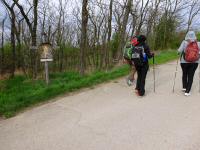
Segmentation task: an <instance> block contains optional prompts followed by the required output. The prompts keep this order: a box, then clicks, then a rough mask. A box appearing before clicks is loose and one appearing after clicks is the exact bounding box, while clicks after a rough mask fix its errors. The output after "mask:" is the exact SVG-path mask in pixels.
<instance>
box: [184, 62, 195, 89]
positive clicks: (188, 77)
mask: <svg viewBox="0 0 200 150" xmlns="http://www.w3.org/2000/svg"><path fill="white" fill-rule="evenodd" d="M197 67H198V63H181V68H182V71H183V75H182V83H183V88H185V89H186V91H185V92H186V93H189V92H190V90H191V87H192V83H193V78H194V73H195V71H196V69H197Z"/></svg>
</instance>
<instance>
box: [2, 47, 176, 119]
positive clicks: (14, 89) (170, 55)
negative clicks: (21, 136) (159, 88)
mask: <svg viewBox="0 0 200 150" xmlns="http://www.w3.org/2000/svg"><path fill="white" fill-rule="evenodd" d="M176 58H177V53H176V51H172V50H171V51H162V52H160V53H159V54H157V56H156V57H155V61H156V64H161V63H165V62H167V61H169V60H173V59H176ZM150 63H151V64H152V60H151V61H150ZM128 72H129V67H128V66H127V65H123V66H121V67H118V68H115V69H113V70H111V71H109V72H104V71H97V72H94V73H92V74H88V75H85V76H83V77H82V76H80V74H79V73H77V72H64V73H53V74H50V80H51V83H50V85H49V86H47V85H46V84H45V81H43V80H37V81H35V80H34V81H33V80H31V79H29V78H27V77H24V76H16V77H14V78H13V79H8V80H4V81H0V114H1V115H3V116H5V117H11V116H13V115H15V114H16V112H19V111H20V110H23V109H24V108H27V107H29V106H32V105H34V104H38V103H41V102H44V101H47V100H48V99H51V98H53V97H55V96H57V95H60V94H62V93H67V92H72V91H76V90H78V89H81V88H84V87H91V86H94V85H96V84H99V83H102V82H105V81H109V80H113V79H115V78H118V77H121V76H124V75H127V74H128Z"/></svg>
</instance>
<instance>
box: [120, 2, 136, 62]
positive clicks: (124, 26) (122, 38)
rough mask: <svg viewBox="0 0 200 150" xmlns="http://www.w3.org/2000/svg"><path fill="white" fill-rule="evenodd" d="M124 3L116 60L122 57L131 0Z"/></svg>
mask: <svg viewBox="0 0 200 150" xmlns="http://www.w3.org/2000/svg"><path fill="white" fill-rule="evenodd" d="M125 5H126V7H125V13H124V17H123V22H122V29H121V32H120V42H119V46H118V55H117V57H118V58H117V59H118V60H119V59H120V58H121V57H122V48H123V47H124V44H125V33H126V26H127V22H128V18H129V13H130V11H131V7H132V0H128V1H127V3H126V4H125Z"/></svg>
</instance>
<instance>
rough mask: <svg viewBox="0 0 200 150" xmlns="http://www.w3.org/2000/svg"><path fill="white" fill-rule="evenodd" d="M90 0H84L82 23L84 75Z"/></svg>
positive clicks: (83, 71)
mask: <svg viewBox="0 0 200 150" xmlns="http://www.w3.org/2000/svg"><path fill="white" fill-rule="evenodd" d="M87 6H88V0H83V4H82V24H81V45H80V50H81V53H80V54H81V55H80V73H81V75H84V73H85V69H86V66H85V52H86V49H87V25H88V9H87Z"/></svg>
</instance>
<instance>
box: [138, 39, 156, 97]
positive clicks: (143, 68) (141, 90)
mask: <svg viewBox="0 0 200 150" xmlns="http://www.w3.org/2000/svg"><path fill="white" fill-rule="evenodd" d="M138 42H139V44H137V45H136V47H137V46H139V47H143V50H144V52H143V57H144V60H143V63H142V65H136V63H135V62H134V63H135V68H136V70H137V75H138V77H137V84H136V88H135V90H136V94H137V95H138V96H144V94H145V80H146V75H147V71H148V69H149V62H148V59H149V58H152V57H153V56H154V53H151V52H150V48H149V46H148V45H147V44H146V37H145V36H144V35H139V36H138Z"/></svg>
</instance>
